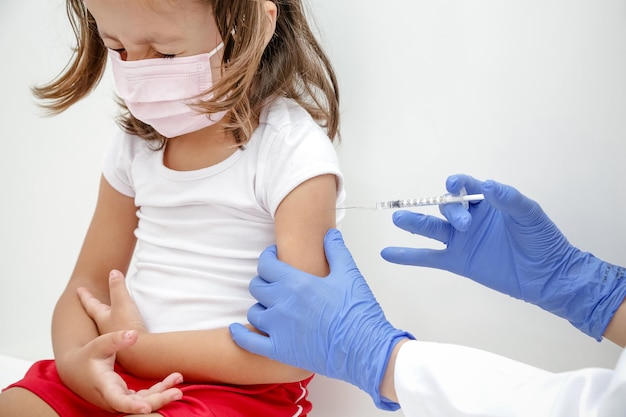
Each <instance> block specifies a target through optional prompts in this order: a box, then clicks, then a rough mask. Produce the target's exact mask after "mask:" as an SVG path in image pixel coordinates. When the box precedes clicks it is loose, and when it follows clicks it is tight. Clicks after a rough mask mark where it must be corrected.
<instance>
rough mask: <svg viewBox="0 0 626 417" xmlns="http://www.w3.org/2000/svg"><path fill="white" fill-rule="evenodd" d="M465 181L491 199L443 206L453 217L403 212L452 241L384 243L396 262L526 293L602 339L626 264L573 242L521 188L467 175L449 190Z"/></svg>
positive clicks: (405, 225)
mask: <svg viewBox="0 0 626 417" xmlns="http://www.w3.org/2000/svg"><path fill="white" fill-rule="evenodd" d="M462 187H465V188H466V190H467V192H468V194H476V193H483V194H484V195H485V200H484V201H481V202H479V203H473V204H470V207H469V211H468V210H465V209H464V208H463V207H462V206H461V205H460V204H450V205H444V206H442V208H441V212H442V213H443V214H444V216H445V217H446V218H447V219H448V220H449V221H450V223H449V222H447V221H445V220H443V219H440V218H437V217H433V216H427V215H423V214H419V213H414V212H409V211H397V212H395V213H394V215H393V221H394V223H395V224H396V225H397V226H398V227H400V228H402V229H404V230H407V231H409V232H411V233H416V234H420V235H423V236H426V237H429V238H432V239H436V240H438V241H440V242H443V243H444V244H446V248H445V249H442V250H436V249H412V248H385V249H383V251H382V256H383V258H385V259H386V260H388V261H390V262H395V263H399V264H405V265H417V266H425V267H430V268H438V269H444V270H447V271H450V272H454V273H455V274H459V275H463V276H465V277H468V278H471V279H473V280H474V281H476V282H479V283H481V284H483V285H485V286H487V287H490V288H493V289H494V290H497V291H500V292H502V293H504V294H508V295H510V296H512V297H515V298H519V299H522V300H525V301H527V302H530V303H533V304H536V305H538V306H539V307H541V308H543V309H545V310H547V311H550V312H552V313H553V314H556V315H558V316H560V317H562V318H565V319H567V320H568V321H570V323H572V324H573V325H574V326H575V327H577V328H578V329H580V330H581V331H583V332H584V333H586V334H588V335H590V336H592V337H594V338H595V339H596V340H601V339H602V335H603V334H604V331H605V329H606V327H607V325H608V324H609V322H610V320H611V318H612V317H613V315H614V314H615V311H616V310H617V308H618V307H619V306H620V305H621V304H622V302H623V301H624V297H625V296H626V279H623V278H624V275H625V269H624V268H622V267H617V266H615V265H611V264H609V263H606V262H603V261H601V260H600V259H598V258H596V257H594V256H593V255H592V254H590V253H587V252H582V251H580V250H578V249H577V248H575V247H573V246H572V245H571V244H570V243H569V242H568V241H567V239H566V238H565V236H563V234H562V233H561V231H560V230H559V229H558V228H557V227H556V225H555V224H554V223H553V222H552V221H551V220H550V219H549V218H548V216H546V214H545V213H544V212H543V210H542V209H541V207H540V206H539V204H537V203H536V202H534V201H533V200H531V199H529V198H527V197H525V196H524V195H522V194H521V193H520V192H519V191H517V190H516V189H515V188H513V187H510V186H506V185H503V184H500V183H497V182H495V181H486V182H481V181H478V180H476V179H474V178H472V177H470V176H467V175H453V176H450V177H449V178H448V181H447V183H446V188H447V189H448V192H450V193H453V194H456V193H459V192H460V190H461V188H462Z"/></svg>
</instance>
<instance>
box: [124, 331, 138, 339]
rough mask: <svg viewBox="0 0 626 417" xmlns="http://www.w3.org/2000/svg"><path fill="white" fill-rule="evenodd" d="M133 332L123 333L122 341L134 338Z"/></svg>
mask: <svg viewBox="0 0 626 417" xmlns="http://www.w3.org/2000/svg"><path fill="white" fill-rule="evenodd" d="M134 334H135V331H134V330H129V331H127V332H126V333H124V339H130V338H132V337H133V336H134Z"/></svg>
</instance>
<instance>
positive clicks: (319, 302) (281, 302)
mask: <svg viewBox="0 0 626 417" xmlns="http://www.w3.org/2000/svg"><path fill="white" fill-rule="evenodd" d="M324 249H325V251H326V257H327V259H328V264H329V266H330V270H331V272H330V274H329V275H328V276H327V277H325V278H320V277H316V276H313V275H310V274H307V273H304V272H302V271H299V270H297V269H295V268H292V267H290V266H289V265H287V264H285V263H283V262H281V261H279V260H278V259H277V257H276V247H275V246H271V247H269V248H267V249H266V250H265V251H264V252H263V253H262V254H261V256H260V258H259V267H258V272H259V276H257V277H255V278H254V279H253V280H252V281H251V282H250V293H251V294H252V295H253V296H254V297H255V298H256V299H257V300H258V301H259V302H258V303H257V304H255V305H254V306H252V307H251V308H250V310H249V311H248V320H249V322H250V324H252V325H253V326H254V327H255V328H257V329H258V330H260V331H262V332H264V333H266V334H267V335H268V336H263V335H260V334H257V333H254V332H251V331H249V330H248V329H247V328H246V327H244V326H242V325H241V324H231V326H230V331H231V335H232V337H233V339H234V340H235V342H236V343H237V344H238V345H239V346H241V347H242V348H244V349H246V350H248V351H250V352H252V353H256V354H259V355H263V356H266V357H269V358H270V359H274V360H278V361H280V362H283V363H286V364H288V365H292V366H295V367H298V368H302V369H307V370H310V371H313V372H316V373H319V374H322V375H326V376H328V377H330V378H335V379H340V380H343V381H346V382H349V383H351V384H353V385H356V386H357V387H359V388H361V389H363V390H364V391H366V392H367V393H368V394H369V395H370V396H371V397H372V399H373V400H374V402H375V404H376V405H377V407H379V408H382V409H386V410H395V409H397V408H398V405H397V404H396V403H394V402H391V401H389V400H387V399H385V398H383V397H382V396H381V395H380V390H379V388H380V384H381V381H382V378H383V375H384V372H385V369H386V367H387V362H388V359H389V355H390V354H391V352H392V350H393V348H394V346H395V345H396V344H397V343H398V342H399V341H400V340H402V339H406V338H410V339H413V336H411V335H410V334H408V333H406V332H403V331H401V330H398V329H396V328H394V327H393V326H392V325H391V324H390V323H389V322H388V321H387V319H386V318H385V315H384V313H383V311H382V309H381V307H380V305H379V304H378V302H377V301H376V298H375V297H374V295H373V294H372V292H371V290H370V288H369V286H368V285H367V283H366V282H365V279H364V278H363V276H362V275H361V273H360V272H359V269H358V268H357V266H356V264H355V263H354V260H353V259H352V255H351V254H350V252H349V251H348V249H347V248H346V247H345V244H344V242H343V239H342V237H341V233H340V232H339V231H338V230H336V229H331V230H329V231H328V233H327V234H326V236H325V238H324Z"/></svg>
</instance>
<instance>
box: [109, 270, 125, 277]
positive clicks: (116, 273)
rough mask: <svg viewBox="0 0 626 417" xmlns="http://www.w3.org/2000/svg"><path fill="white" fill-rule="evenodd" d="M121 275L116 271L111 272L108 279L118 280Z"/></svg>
mask: <svg viewBox="0 0 626 417" xmlns="http://www.w3.org/2000/svg"><path fill="white" fill-rule="evenodd" d="M121 275H122V273H121V272H120V271H118V270H116V269H114V270H112V271H111V272H109V279H115V278H118V277H120V276H121Z"/></svg>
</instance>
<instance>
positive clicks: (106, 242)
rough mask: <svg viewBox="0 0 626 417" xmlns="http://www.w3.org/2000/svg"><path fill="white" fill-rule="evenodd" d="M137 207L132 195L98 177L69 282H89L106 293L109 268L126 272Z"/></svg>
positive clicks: (71, 284) (74, 285)
mask: <svg viewBox="0 0 626 417" xmlns="http://www.w3.org/2000/svg"><path fill="white" fill-rule="evenodd" d="M136 210H137V208H136V207H135V204H134V199H133V198H131V197H128V196H125V195H123V194H121V193H120V192H118V191H117V190H115V189H114V188H113V187H112V186H111V185H110V184H109V183H108V182H107V180H106V179H105V178H104V177H102V178H101V180H100V190H99V192H98V201H97V204H96V209H95V211H94V214H93V217H92V220H91V223H90V225H89V229H88V231H87V235H86V236H85V239H84V241H83V246H82V248H81V251H80V255H79V256H78V260H77V262H76V266H75V268H74V272H73V273H72V278H71V280H70V286H73V287H77V286H88V287H90V289H91V290H92V291H98V292H100V291H104V294H107V295H108V279H107V278H108V276H109V272H110V271H111V270H112V269H117V270H119V271H121V272H122V273H124V274H125V273H126V271H127V269H128V265H129V264H130V260H131V258H132V254H133V250H134V248H135V242H136V238H135V236H134V230H135V228H136V227H137V216H136ZM94 284H95V285H94ZM107 299H108V297H107Z"/></svg>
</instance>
